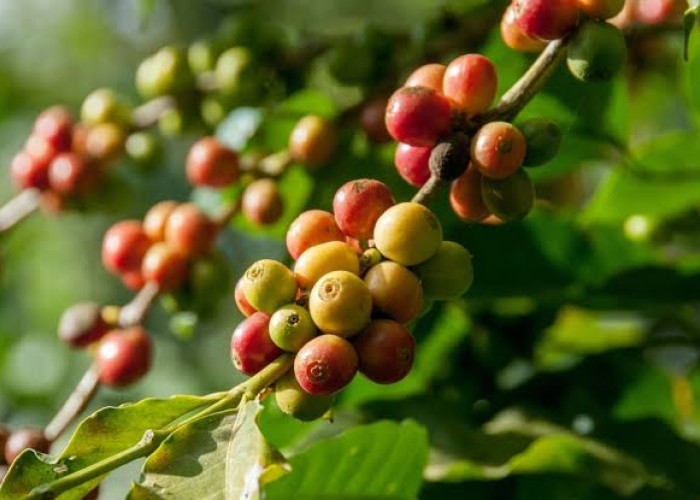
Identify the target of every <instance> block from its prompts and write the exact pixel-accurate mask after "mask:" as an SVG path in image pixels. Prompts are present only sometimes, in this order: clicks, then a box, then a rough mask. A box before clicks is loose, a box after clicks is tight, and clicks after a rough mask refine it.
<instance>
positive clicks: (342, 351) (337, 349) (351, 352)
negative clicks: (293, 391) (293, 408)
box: [294, 335, 358, 396]
mask: <svg viewBox="0 0 700 500" xmlns="http://www.w3.org/2000/svg"><path fill="white" fill-rule="evenodd" d="M357 364H358V361H357V353H356V352H355V348H354V347H353V346H352V344H351V343H350V342H348V341H347V340H345V339H343V338H340V337H338V336H336V335H321V336H320V337H316V338H315V339H313V340H311V341H309V342H308V343H307V344H306V345H305V346H304V347H302V348H301V350H300V351H299V352H298V353H297V356H296V358H294V375H295V377H296V379H297V382H299V385H300V386H301V388H302V389H304V390H305V391H306V392H307V393H309V394H311V395H314V396H323V395H329V394H333V393H336V392H338V391H339V390H341V389H342V388H344V387H345V386H347V385H348V384H349V383H350V382H351V381H352V379H353V377H354V376H355V373H357Z"/></svg>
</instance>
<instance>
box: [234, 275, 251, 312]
mask: <svg viewBox="0 0 700 500" xmlns="http://www.w3.org/2000/svg"><path fill="white" fill-rule="evenodd" d="M233 300H234V302H236V306H237V307H238V310H239V311H240V312H241V314H242V315H243V316H245V317H246V318H248V317H250V316H252V315H253V313H255V312H256V311H257V309H255V308H254V307H253V306H251V305H250V303H249V302H248V299H246V298H245V294H244V293H243V278H240V279H239V280H238V281H237V282H236V287H235V288H234V289H233Z"/></svg>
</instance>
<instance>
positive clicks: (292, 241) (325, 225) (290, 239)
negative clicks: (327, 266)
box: [286, 210, 345, 260]
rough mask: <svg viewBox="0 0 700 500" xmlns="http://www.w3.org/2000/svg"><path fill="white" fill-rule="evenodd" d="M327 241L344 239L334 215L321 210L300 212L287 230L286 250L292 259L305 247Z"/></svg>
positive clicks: (305, 248)
mask: <svg viewBox="0 0 700 500" xmlns="http://www.w3.org/2000/svg"><path fill="white" fill-rule="evenodd" d="M329 241H345V235H344V234H343V232H342V231H341V230H340V228H339V227H338V225H337V224H336V223H335V217H333V214H332V213H330V212H325V211H323V210H309V211H307V212H303V213H302V214H300V215H299V216H298V217H297V218H296V219H294V221H293V222H292V223H291V225H290V226H289V230H288V231H287V237H286V242H287V250H288V251H289V255H291V256H292V258H293V259H294V260H296V259H298V258H299V256H300V255H301V254H302V253H304V252H305V251H306V250H307V249H309V248H311V247H313V246H316V245H320V244H321V243H327V242H329Z"/></svg>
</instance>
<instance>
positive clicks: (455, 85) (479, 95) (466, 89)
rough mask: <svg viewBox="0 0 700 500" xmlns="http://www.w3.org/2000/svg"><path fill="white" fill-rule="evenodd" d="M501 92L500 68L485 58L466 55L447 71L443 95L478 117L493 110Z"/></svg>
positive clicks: (458, 107) (450, 65) (455, 105)
mask: <svg viewBox="0 0 700 500" xmlns="http://www.w3.org/2000/svg"><path fill="white" fill-rule="evenodd" d="M497 90H498V75H497V74H496V67H495V66H494V65H493V63H492V62H491V61H490V60H489V59H487V58H486V57H484V56H482V55H479V54H465V55H463V56H461V57H458V58H457V59H455V60H453V61H452V62H451V63H450V64H449V65H448V66H447V69H446V70H445V77H444V80H443V83H442V92H443V94H444V95H445V97H447V98H448V99H449V100H450V102H451V103H452V105H453V106H454V107H456V108H457V109H459V110H461V111H463V112H464V113H467V114H470V115H474V114H477V113H483V112H484V111H486V110H487V109H489V106H491V103H492V102H493V100H494V98H495V97H496V91H497Z"/></svg>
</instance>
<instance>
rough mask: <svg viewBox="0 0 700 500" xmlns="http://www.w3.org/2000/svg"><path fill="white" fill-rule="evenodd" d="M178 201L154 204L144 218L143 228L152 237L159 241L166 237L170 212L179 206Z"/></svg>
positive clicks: (154, 240) (153, 239) (152, 239)
mask: <svg viewBox="0 0 700 500" xmlns="http://www.w3.org/2000/svg"><path fill="white" fill-rule="evenodd" d="M177 206H178V203H177V202H176V201H161V202H160V203H156V204H155V205H153V206H152V207H151V208H150V210H148V212H146V216H145V217H144V218H143V230H144V231H145V233H146V234H147V235H148V237H149V238H151V241H153V242H158V241H163V240H164V239H165V227H166V226H167V224H168V219H169V218H170V214H172V213H173V211H174V210H175V208H177Z"/></svg>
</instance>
